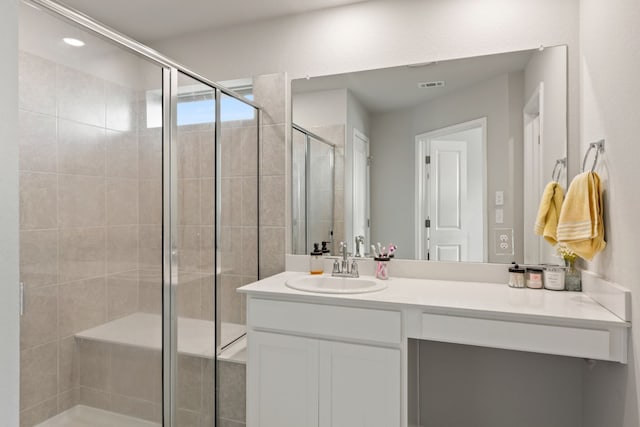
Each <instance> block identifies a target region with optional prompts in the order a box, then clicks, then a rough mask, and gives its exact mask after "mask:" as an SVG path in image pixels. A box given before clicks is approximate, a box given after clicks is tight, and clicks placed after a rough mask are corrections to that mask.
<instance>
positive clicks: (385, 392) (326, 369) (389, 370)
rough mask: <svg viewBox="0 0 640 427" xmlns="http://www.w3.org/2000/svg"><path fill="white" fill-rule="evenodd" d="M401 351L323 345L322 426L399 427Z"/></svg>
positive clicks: (352, 345) (321, 381)
mask: <svg viewBox="0 0 640 427" xmlns="http://www.w3.org/2000/svg"><path fill="white" fill-rule="evenodd" d="M400 376H401V369H400V350H399V349H389V348H380V347H372V346H365V345H356V344H345V343H338V342H329V341H323V342H321V343H320V379H319V381H320V426H321V427H399V426H400V422H401V421H400V420H401V418H400V417H401V414H400V398H401V396H400V393H401V390H400Z"/></svg>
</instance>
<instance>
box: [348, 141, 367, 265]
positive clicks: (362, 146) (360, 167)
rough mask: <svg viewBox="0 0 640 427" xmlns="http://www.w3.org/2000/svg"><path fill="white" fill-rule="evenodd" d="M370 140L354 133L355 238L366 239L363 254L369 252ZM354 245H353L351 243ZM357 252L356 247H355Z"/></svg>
mask: <svg viewBox="0 0 640 427" xmlns="http://www.w3.org/2000/svg"><path fill="white" fill-rule="evenodd" d="M369 164H370V162H369V138H367V137H366V136H365V135H364V134H363V133H362V132H360V131H358V130H357V129H354V132H353V237H354V241H355V239H357V238H358V236H362V237H364V247H363V248H362V252H361V253H362V254H364V253H367V252H369V251H368V250H367V248H368V247H369V246H370V241H369V226H370V220H369V211H370V206H369V185H370V184H369ZM351 244H353V243H351ZM354 251H355V246H354Z"/></svg>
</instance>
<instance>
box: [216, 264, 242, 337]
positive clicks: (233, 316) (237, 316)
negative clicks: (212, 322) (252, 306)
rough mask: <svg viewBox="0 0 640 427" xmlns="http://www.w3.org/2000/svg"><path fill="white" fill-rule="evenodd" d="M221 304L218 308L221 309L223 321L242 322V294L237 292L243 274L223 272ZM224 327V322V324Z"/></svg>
mask: <svg viewBox="0 0 640 427" xmlns="http://www.w3.org/2000/svg"><path fill="white" fill-rule="evenodd" d="M220 282H221V283H220V286H221V289H220V299H221V301H220V304H219V305H218V309H219V310H221V312H220V317H221V319H222V321H223V322H231V323H241V321H242V319H241V313H240V312H241V309H242V307H241V304H240V294H239V293H237V292H236V289H238V288H239V287H240V286H242V277H241V276H232V275H228V274H222V276H221V279H220ZM222 327H223V328H224V324H223V325H222Z"/></svg>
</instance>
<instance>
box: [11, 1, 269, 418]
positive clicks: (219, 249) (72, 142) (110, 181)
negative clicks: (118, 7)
mask: <svg viewBox="0 0 640 427" xmlns="http://www.w3.org/2000/svg"><path fill="white" fill-rule="evenodd" d="M19 60H20V63H19V85H20V86H19V96H20V106H19V107H20V111H19V114H20V123H19V127H20V275H21V282H22V283H21V287H22V292H23V296H24V298H23V301H24V307H23V315H22V317H21V358H20V363H21V378H20V381H21V387H20V389H21V391H20V405H21V408H20V410H21V425H22V426H34V425H42V426H67V425H68V426H71V425H73V426H77V425H79V426H92V425H118V426H149V425H164V426H202V427H204V426H214V425H233V426H236V425H241V421H242V420H235V419H228V420H226V419H224V417H225V416H229V415H228V414H233V413H234V411H235V412H239V411H241V409H239V408H241V407H243V405H244V402H228V401H225V400H224V399H223V397H224V396H225V395H226V396H228V395H229V394H230V392H226V391H225V387H229V388H234V387H238V386H239V384H234V383H233V381H234V379H235V380H238V379H239V378H240V375H237V374H236V371H237V369H238V366H240V365H241V363H242V353H243V349H242V345H243V344H242V339H243V336H244V334H245V326H244V325H245V318H244V304H243V300H242V299H241V297H240V296H239V295H238V294H237V293H236V292H235V290H236V288H238V287H239V286H242V285H243V284H246V283H250V282H252V281H255V280H257V278H258V247H259V245H258V210H257V208H256V207H257V206H258V141H259V126H260V123H259V121H260V109H259V108H258V107H257V106H256V105H254V104H253V103H252V102H251V101H250V100H248V99H246V98H245V97H242V96H240V95H238V94H236V93H234V92H233V91H231V90H228V89H225V88H223V87H221V86H219V85H216V84H215V83H212V82H210V81H208V80H206V79H204V78H202V77H201V76H198V75H196V74H194V73H192V72H190V71H189V70H187V69H185V68H184V67H181V66H180V65H178V64H175V63H173V62H172V61H170V60H168V59H167V58H165V57H163V56H161V55H159V54H158V53H156V52H154V51H152V50H150V49H148V48H146V47H144V46H142V45H140V44H138V43H135V42H133V41H131V40H129V39H127V38H126V37H124V36H122V35H120V34H118V33H115V32H113V31H111V30H109V29H107V28H105V27H103V26H101V25H99V24H97V23H96V22H94V21H93V20H91V19H89V18H87V17H85V16H83V15H81V14H79V13H76V12H74V11H72V10H69V9H66V8H64V7H62V6H59V5H58V4H56V3H54V2H50V1H49V0H33V1H28V2H24V3H23V4H22V6H21V17H20V59H19ZM229 349H233V351H232V352H231V355H229ZM231 394H232V393H231ZM225 405H226V406H225ZM225 414H227V415H225ZM238 418H240V417H238Z"/></svg>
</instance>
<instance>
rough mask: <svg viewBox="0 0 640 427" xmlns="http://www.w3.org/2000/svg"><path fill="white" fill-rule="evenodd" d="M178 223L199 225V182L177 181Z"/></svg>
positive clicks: (192, 180) (189, 180)
mask: <svg viewBox="0 0 640 427" xmlns="http://www.w3.org/2000/svg"><path fill="white" fill-rule="evenodd" d="M178 223H179V224H181V225H200V180H199V179H181V180H178Z"/></svg>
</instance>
